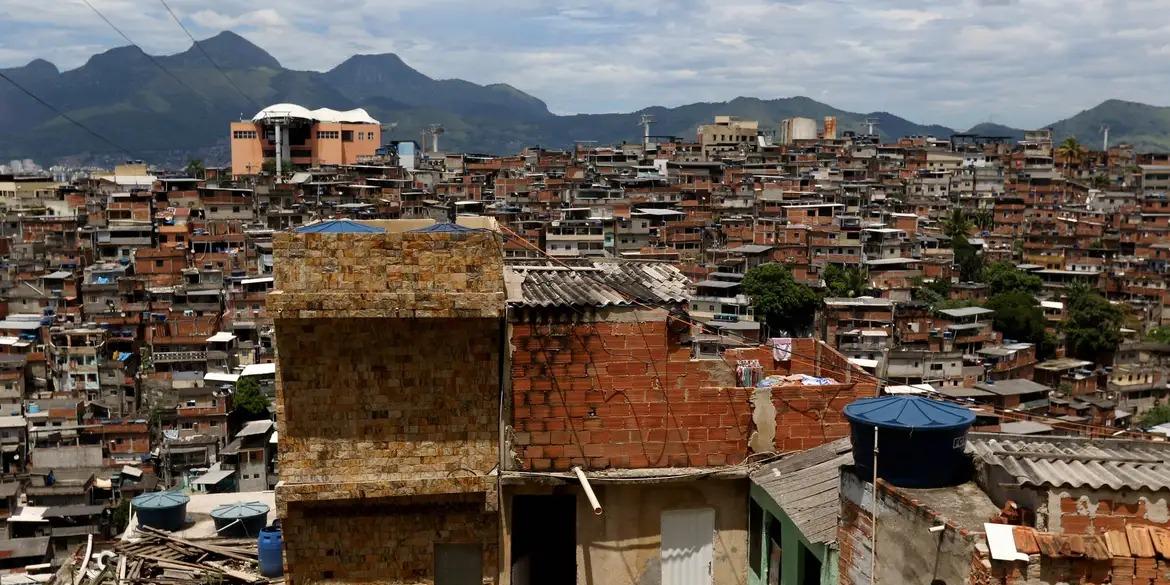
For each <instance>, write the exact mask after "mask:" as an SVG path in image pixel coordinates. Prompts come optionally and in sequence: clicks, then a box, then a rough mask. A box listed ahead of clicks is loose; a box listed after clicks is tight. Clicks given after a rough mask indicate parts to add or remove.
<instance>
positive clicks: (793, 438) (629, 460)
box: [510, 311, 874, 471]
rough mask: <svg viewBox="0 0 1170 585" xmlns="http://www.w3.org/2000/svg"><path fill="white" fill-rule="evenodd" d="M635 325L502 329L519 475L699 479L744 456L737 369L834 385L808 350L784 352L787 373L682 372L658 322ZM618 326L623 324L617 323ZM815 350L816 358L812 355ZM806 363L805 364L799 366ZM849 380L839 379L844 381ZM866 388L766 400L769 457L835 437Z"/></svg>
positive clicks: (799, 345) (857, 384)
mask: <svg viewBox="0 0 1170 585" xmlns="http://www.w3.org/2000/svg"><path fill="white" fill-rule="evenodd" d="M639 316H640V317H641V318H642V319H644V321H643V322H636V321H632V320H629V319H625V320H620V321H619V320H615V319H609V320H605V321H603V322H596V323H571V324H570V323H554V324H548V323H532V322H516V323H513V324H512V332H511V343H512V355H511V390H512V403H511V405H510V406H511V415H512V416H511V418H512V423H513V425H512V426H513V430H514V435H513V447H514V451H515V453H516V458H517V460H518V461H519V465H520V467H522V468H523V469H529V470H536V471H546V470H566V469H569V468H570V467H571V466H574V465H581V466H583V467H586V468H588V469H605V468H647V467H706V466H719V465H728V464H735V463H739V462H741V461H743V460H744V458H745V457H747V456H748V455H749V452H750V451H749V448H748V440H749V438H750V437H751V434H752V432H753V430H755V425H754V423H753V420H752V414H753V402H752V398H753V389H751V388H736V387H735V384H736V381H735V363H736V360H737V359H758V360H760V362H761V365H763V366H764V367H765V369H766V372H767V373H778V374H789V373H808V374H815V373H816V372H817V371H818V368H817V367H816V366H815V365H813V363H812V362H815V361H816V356H817V355H819V356H820V363H821V364H822V368H820V369H819V373H820V374H821V375H824V376H831V377H834V378H836V379H838V380H839V381H844V380H843V378H845V377H846V376H845V375H843V373H842V372H841V371H838V370H840V369H844V368H849V366H848V365H847V362H846V360H845V358H843V357H841V356H840V355H839V354H837V353H836V352H834V351H833V350H831V349H829V348H828V347H826V346H823V345H821V344H819V343H818V342H816V341H814V340H811V339H800V340H796V345H795V347H794V352H795V353H796V354H798V355H799V356H807V357H795V356H794V358H793V360H792V361H791V362H781V363H775V362H773V361H772V357H771V355H772V354H771V350H767V349H753V350H746V351H737V352H729V353H728V355H726V356H724V359H722V360H719V359H705V360H692V359H691V348H690V346H689V345H681V344H680V343H679V340H678V338H677V336H675V335H674V334H672V333H670V332H669V331H668V328H667V320H666V317H665V315H663V314H661V313H657V314H655V313H654V312H648V311H641V312H640V313H639ZM627 317H628V316H627ZM818 346H820V349H819V350H818V349H817V348H818ZM810 358H811V359H810ZM851 376H852V374H850V377H851ZM873 394H874V385H873V383H872V380H869V379H862V376H861V375H860V374H858V377H857V378H852V379H851V381H850V383H848V384H838V385H830V386H819V387H815V386H804V387H801V386H793V387H782V388H775V389H774V390H773V391H772V403H773V405H774V407H775V409H776V415H775V422H776V437H775V441H774V449H773V450H775V451H794V450H800V449H807V448H810V447H814V446H816V445H819V444H821V443H824V442H826V441H829V440H833V439H837V438H840V437H843V436H846V435H847V434H848V433H849V426H848V423H847V422H846V421H845V419H844V418H843V417H842V416H841V410H842V409H843V408H844V406H845V404H848V403H849V402H851V401H852V400H854V399H855V398H857V397H859V396H872V395H873Z"/></svg>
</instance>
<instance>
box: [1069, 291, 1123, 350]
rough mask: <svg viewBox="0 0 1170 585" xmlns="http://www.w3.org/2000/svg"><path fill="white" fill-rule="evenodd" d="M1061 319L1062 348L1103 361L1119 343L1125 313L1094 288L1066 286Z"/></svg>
mask: <svg viewBox="0 0 1170 585" xmlns="http://www.w3.org/2000/svg"><path fill="white" fill-rule="evenodd" d="M1069 290H1070V292H1069V295H1068V300H1067V302H1066V308H1067V311H1066V317H1065V321H1064V341H1065V349H1066V350H1067V351H1068V353H1069V354H1070V355H1073V356H1076V357H1078V358H1081V359H1084V360H1090V361H1094V362H1096V361H1104V359H1105V358H1107V357H1108V355H1109V354H1112V353H1113V352H1115V351H1117V346H1118V345H1120V344H1121V325H1122V323H1123V322H1124V319H1125V314H1124V313H1123V312H1122V310H1121V309H1120V308H1118V307H1116V306H1114V305H1113V304H1111V303H1110V302H1109V301H1108V300H1106V299H1105V297H1102V296H1101V295H1100V294H1098V293H1097V291H1095V290H1092V289H1091V288H1088V287H1084V286H1081V287H1070V289H1069Z"/></svg>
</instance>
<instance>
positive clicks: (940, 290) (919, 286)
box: [910, 276, 951, 308]
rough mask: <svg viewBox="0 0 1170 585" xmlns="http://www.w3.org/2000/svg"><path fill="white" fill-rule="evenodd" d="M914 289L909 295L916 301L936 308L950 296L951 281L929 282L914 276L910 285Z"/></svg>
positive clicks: (941, 279) (940, 279)
mask: <svg viewBox="0 0 1170 585" xmlns="http://www.w3.org/2000/svg"><path fill="white" fill-rule="evenodd" d="M910 284H911V285H912V286H913V287H914V288H913V289H911V290H910V295H911V297H913V299H914V300H916V301H921V302H924V303H926V304H928V305H930V306H931V308H938V305H939V304H940V303H943V302H945V301H946V300H947V299H948V298H950V296H951V281H950V280H947V279H945V278H936V279H934V280H931V281H929V282H927V281H926V279H924V278H922V277H921V276H915V277H914V280H912V281H911V283H910Z"/></svg>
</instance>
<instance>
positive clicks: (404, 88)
mask: <svg viewBox="0 0 1170 585" xmlns="http://www.w3.org/2000/svg"><path fill="white" fill-rule="evenodd" d="M199 48H202V51H200V50H198V49H199ZM205 53H206V55H205ZM208 57H210V61H209V60H208ZM152 61H154V62H152ZM213 62H214V64H213ZM159 65H161V66H162V68H160V67H159ZM164 69H165V70H164ZM0 72H3V73H4V75H6V76H8V77H9V78H11V79H12V80H13V81H15V82H16V83H19V84H20V85H22V86H23V87H25V88H26V89H27V90H28V91H30V92H31V93H33V94H35V95H36V96H37V97H39V98H41V100H43V101H44V102H46V103H48V104H51V105H52V106H53V108H55V109H56V110H57V111H58V112H61V113H62V114H64V115H65V116H68V117H69V118H72V119H74V120H78V121H80V122H82V123H83V124H85V125H86V126H88V127H89V128H91V129H93V130H94V131H95V132H96V134H99V135H100V136H101V137H102V138H105V139H106V140H108V141H109V142H107V141H106V140H103V139H102V138H99V137H97V136H94V135H92V134H90V133H88V132H86V131H85V130H83V129H81V128H79V127H78V126H76V125H74V124H73V123H71V122H70V121H69V120H67V119H65V118H64V117H63V116H62V115H59V114H58V113H57V112H54V111H53V110H51V109H49V108H48V107H46V106H45V105H44V104H42V103H39V102H38V101H36V100H35V99H34V98H32V97H30V96H28V95H26V94H25V93H23V92H22V91H20V90H19V89H18V88H16V87H15V86H13V85H11V84H8V83H5V82H3V81H2V80H0V160H7V159H10V158H33V159H34V160H37V161H38V162H40V163H42V164H49V163H55V162H71V163H109V162H112V161H116V160H120V159H125V158H127V157H131V158H140V159H144V160H148V161H150V162H153V163H156V164H164V165H182V164H183V163H185V162H186V160H188V159H189V158H202V159H205V160H206V161H207V162H208V163H221V162H224V161H226V160H227V158H228V152H227V135H228V131H227V130H228V122H229V121H231V120H235V119H239V118H247V117H250V116H251V115H252V114H253V113H255V112H256V111H258V110H259V109H260V108H262V107H264V106H266V105H269V104H273V103H279V102H293V103H298V104H301V105H303V106H306V107H308V108H317V107H329V108H334V109H338V110H343V109H349V108H355V107H361V108H365V109H366V110H367V111H369V112H370V114H371V115H373V116H374V117H375V118H378V119H379V120H381V121H382V122H383V123H394V124H395V126H394V128H392V129H391V130H389V131H388V133H387V134H386V136H387V137H388V138H390V139H412V138H413V139H418V138H419V137H420V133H421V132H422V131H423V130H424V129H425V128H426V127H427V126H428V125H430V124H436V123H437V124H441V125H442V126H443V127H444V129H445V134H444V136H443V138H442V141H441V142H442V146H443V148H444V149H446V150H458V151H472V152H487V153H514V152H517V151H519V150H520V149H522V148H524V147H526V146H533V145H541V146H547V147H567V146H571V145H572V144H573V143H574V141H578V140H595V141H597V142H599V143H602V144H605V143H617V142H621V141H624V140H627V141H634V140H639V139H640V136H641V129H640V128H638V127H637V125H638V121H639V119H640V118H641V116H642V114H652V115H653V116H654V118H655V123H654V126H653V133H654V134H655V135H673V136H687V137H689V136H694V133H695V129H696V127H697V126H698V125H700V124H704V123H708V122H710V121H711V119H712V118H713V117H714V116H716V115H721V114H728V115H735V116H741V117H744V118H747V119H754V120H759V122H760V124H761V127H762V128H775V127H776V124H777V123H778V122H779V121H780V120H782V119H784V118H788V117H792V116H805V117H810V118H814V119H818V120H819V119H820V118H821V117H823V116H836V117H837V121H838V128H839V130H841V131H843V130H861V129H862V127H863V123H864V121H865V120H866V119H874V120H876V121H877V123H878V126H877V128H878V132H879V133H880V134H881V135H882V137H883V138H884V139H887V140H890V139H896V138H898V137H901V136H908V135H933V136H939V137H945V136H950V135H951V134H954V133H955V132H956V131H955V130H954V129H952V128H948V127H946V126H940V125H924V124H917V123H915V122H912V121H910V120H907V119H905V118H901V117H899V116H896V115H894V114H891V113H888V112H870V113H856V112H847V111H844V110H840V109H837V108H834V107H832V106H830V105H827V104H824V103H821V102H818V101H815V100H813V99H810V98H807V97H789V98H780V99H770V100H765V99H758V98H752V97H737V98H735V99H733V100H731V101H727V102H701V103H693V104H688V105H684V106H679V107H673V108H666V107H659V106H655V107H648V108H645V109H642V110H639V111H636V112H629V113H607V114H576V115H556V114H553V113H552V112H550V111H549V109H548V107H547V106H546V105H545V103H544V102H543V101H541V100H540V99H539V98H536V97H534V96H531V95H529V94H527V93H524V92H523V91H521V90H519V89H516V88H514V87H512V86H509V85H507V84H502V83H497V84H490V85H478V84H475V83H471V82H469V81H464V80H461V79H433V78H431V77H428V76H427V75H425V74H423V73H421V72H419V71H417V70H415V69H413V68H411V67H410V66H409V65H407V64H406V63H405V62H403V61H402V59H400V58H399V57H398V56H397V55H394V54H392V53H386V54H380V55H355V56H353V57H350V58H349V59H347V60H345V61H344V62H343V63H341V64H340V65H338V66H336V67H334V68H333V69H331V70H329V71H325V72H316V71H297V70H292V69H286V68H284V67H283V66H282V65H281V64H280V62H279V61H277V60H276V59H275V58H274V57H273V56H272V55H270V54H268V53H267V52H266V51H264V50H263V49H261V48H260V47H258V46H256V45H254V44H252V43H251V42H249V41H248V40H246V39H244V38H243V37H241V36H239V35H237V34H235V33H233V32H223V33H220V34H218V35H216V36H213V37H211V38H208V39H205V40H203V41H200V42H199V47H195V46H192V47H191V48H190V49H188V50H187V51H184V52H182V53H178V54H174V55H165V56H155V57H152V56H149V55H147V54H145V53H143V52H142V51H141V50H140V49H138V48H137V47H133V46H130V47H119V48H115V49H111V50H109V51H106V52H104V53H100V54H97V55H94V56H93V57H91V58H90V59H89V60H88V61H87V62H86V63H85V64H84V65H82V66H81V67H78V68H76V69H72V70H69V71H64V72H62V71H60V70H59V69H58V68H57V67H56V66H55V65H53V64H52V63H49V62H48V61H45V60H42V59H37V60H34V61H32V62H30V63H29V64H27V65H25V66H23V67H16V68H10V69H0ZM225 74H226V77H227V79H225ZM1105 125H1108V126H1109V127H1110V129H1111V130H1110V136H1111V138H1110V142H1111V143H1113V144H1117V143H1119V142H1128V143H1130V144H1133V145H1134V146H1135V147H1136V148H1137V149H1138V150H1170V108H1165V107H1157V106H1150V105H1146V104H1140V103H1134V102H1125V101H1120V100H1108V101H1106V102H1103V103H1101V104H1100V105H1098V106H1096V107H1094V108H1092V109H1089V110H1086V111H1083V112H1080V113H1079V114H1077V115H1075V116H1072V117H1070V118H1068V119H1065V120H1060V121H1056V122H1053V123H1052V124H1051V125H1050V127H1051V128H1052V129H1053V131H1054V132H1055V134H1056V137H1057V139H1058V140H1059V139H1063V138H1064V137H1067V136H1075V137H1077V138H1078V139H1079V140H1080V141H1081V142H1082V143H1087V144H1092V145H1094V146H1096V145H1097V144H1098V143H1099V140H1100V136H1101V127H1102V126H1105ZM969 131H970V132H974V133H979V134H985V135H997V136H1010V137H1019V136H1021V135H1022V132H1023V131H1022V130H1019V129H1015V128H1010V127H1007V126H1001V125H997V124H990V123H987V124H980V125H978V126H975V127H974V128H971V129H970V130H969ZM110 142H112V143H114V144H110Z"/></svg>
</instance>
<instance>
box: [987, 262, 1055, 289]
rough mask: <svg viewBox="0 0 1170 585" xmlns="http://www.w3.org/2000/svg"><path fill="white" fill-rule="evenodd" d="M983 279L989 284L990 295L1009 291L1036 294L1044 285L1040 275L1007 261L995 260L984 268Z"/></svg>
mask: <svg viewBox="0 0 1170 585" xmlns="http://www.w3.org/2000/svg"><path fill="white" fill-rule="evenodd" d="M982 281H983V282H984V283H986V284H987V294H988V296H995V295H999V294H1003V293H1008V292H1025V293H1029V294H1036V293H1038V292H1040V289H1042V288H1043V287H1044V281H1043V280H1041V279H1040V277H1039V276H1036V275H1035V274H1031V273H1028V272H1024V271H1023V270H1020V269H1019V268H1016V267H1015V266H1013V265H1011V264H1009V263H1007V262H993V263H991V264H989V265H988V266H986V267H985V268H984V269H983V278H982Z"/></svg>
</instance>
